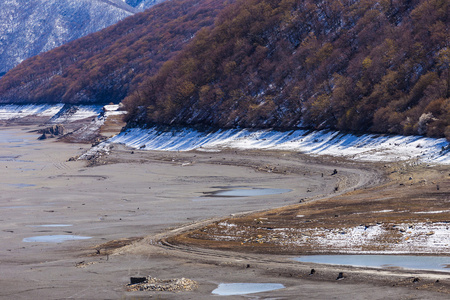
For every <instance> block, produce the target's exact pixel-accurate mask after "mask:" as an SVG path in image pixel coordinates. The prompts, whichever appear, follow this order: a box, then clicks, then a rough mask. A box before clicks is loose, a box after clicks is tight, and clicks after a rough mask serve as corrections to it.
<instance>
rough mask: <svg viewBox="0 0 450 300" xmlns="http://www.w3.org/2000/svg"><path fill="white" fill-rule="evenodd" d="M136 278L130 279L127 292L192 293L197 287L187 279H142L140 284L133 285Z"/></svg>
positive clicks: (194, 282)
mask: <svg viewBox="0 0 450 300" xmlns="http://www.w3.org/2000/svg"><path fill="white" fill-rule="evenodd" d="M135 279H136V278H133V277H132V278H131V284H129V285H128V286H127V290H128V291H129V292H133V291H166V292H181V291H192V290H194V289H196V288H197V287H198V284H197V282H196V281H194V280H191V279H188V278H173V279H158V278H153V277H150V276H149V277H146V278H142V279H143V280H142V282H139V283H135V282H136V280H135Z"/></svg>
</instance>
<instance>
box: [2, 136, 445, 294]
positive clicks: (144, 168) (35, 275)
mask: <svg viewBox="0 0 450 300" xmlns="http://www.w3.org/2000/svg"><path fill="white" fill-rule="evenodd" d="M31 129H34V128H31V127H28V128H26V127H12V128H5V127H3V128H1V134H2V139H1V140H0V151H1V153H0V170H2V172H1V173H0V183H1V184H0V186H1V191H2V193H1V194H0V221H1V222H0V227H1V228H0V238H1V241H2V243H1V244H0V267H1V272H0V298H2V299H63V298H64V299H67V298H76V299H211V298H221V296H214V295H211V291H212V290H214V289H215V288H216V287H217V285H218V284H219V283H234V282H270V283H282V284H284V285H285V286H286V288H285V289H282V290H277V291H272V292H266V293H258V294H253V295H249V296H230V297H226V298H227V299H306V298H308V299H342V298H352V299H447V298H448V294H445V293H438V292H433V291H428V290H423V289H422V288H421V287H422V286H423V283H425V282H434V281H435V280H436V279H440V282H445V281H446V280H448V278H447V277H448V275H445V274H441V273H436V272H431V273H428V275H427V276H428V277H429V278H428V279H425V275H424V274H412V273H411V274H410V273H405V272H387V271H373V270H366V269H361V270H356V269H354V268H336V267H327V266H317V265H313V264H301V263H296V262H295V263H293V262H292V261H291V260H290V257H286V256H271V255H257V254H252V255H250V254H239V253H232V252H225V253H223V252H214V251H213V252H209V251H212V250H200V251H195V249H188V251H185V250H183V249H176V247H175V248H174V247H171V246H170V245H158V244H157V243H156V241H157V240H158V237H159V238H161V237H164V236H165V235H166V233H167V232H170V230H173V229H176V228H179V227H182V226H186V225H189V224H193V225H195V226H197V222H199V221H202V220H207V219H212V220H215V219H218V218H223V217H225V216H230V215H232V214H238V213H241V212H249V211H257V210H266V209H270V208H275V207H280V206H285V205H291V204H296V203H299V202H300V201H309V200H313V199H318V198H320V197H323V196H324V195H326V194H330V193H331V194H339V193H344V192H345V191H348V190H352V189H355V188H362V187H367V186H368V185H371V184H377V183H380V182H382V181H383V178H382V176H381V175H380V173H377V171H375V170H373V169H371V168H370V167H367V168H362V169H360V168H357V167H358V166H355V167H352V166H339V173H338V176H330V174H331V172H332V171H333V169H334V168H336V166H335V165H326V164H323V165H318V164H316V162H315V161H313V160H308V159H305V158H304V157H302V156H301V155H296V154H295V153H294V154H293V153H280V152H278V153H261V152H239V153H238V152H234V151H225V152H221V153H202V152H188V153H168V152H151V151H133V152H132V151H131V150H128V149H123V148H122V147H120V146H116V147H115V149H112V154H111V155H110V156H109V157H108V158H106V159H105V158H100V159H98V160H97V161H96V162H95V166H93V167H88V166H87V165H88V164H89V163H91V164H92V162H86V161H68V160H69V158H71V157H75V156H77V155H80V154H81V153H83V152H84V151H85V150H86V149H87V148H88V147H89V146H90V145H82V144H66V143H57V142H55V141H54V140H45V141H37V140H36V138H37V134H36V133H29V130H31ZM5 137H6V138H5ZM322 174H325V176H324V177H322ZM233 186H239V187H249V188H252V187H259V188H282V189H290V190H292V191H291V192H289V193H285V194H282V195H274V196H259V197H245V198H244V197H239V198H214V197H204V196H205V193H207V192H212V191H215V190H217V189H219V187H233ZM336 187H338V191H335V190H336ZM55 224H57V225H58V224H59V225H62V224H65V225H71V226H67V227H49V226H41V227H36V226H39V225H55ZM43 235H77V236H85V237H91V239H86V240H79V241H66V242H63V243H38V242H24V241H23V239H24V238H29V237H34V236H43ZM133 237H136V238H144V239H143V240H141V241H137V242H135V243H133V244H131V245H129V246H127V247H125V248H122V249H113V248H115V247H112V248H110V247H109V246H108V245H111V241H117V240H119V242H116V245H117V244H120V245H124V244H126V243H127V242H126V241H123V242H120V240H121V239H130V238H133ZM108 243H109V244H108ZM152 243H156V244H155V245H152ZM312 267H314V268H316V270H317V271H318V272H317V276H308V273H309V270H310V269H311V268H312ZM340 271H344V272H346V274H348V277H347V278H346V279H344V280H340V281H336V280H335V279H336V276H337V274H338V272H340ZM356 271H358V272H356ZM364 272H367V273H368V274H369V275H367V276H362V275H361V274H364ZM383 272H384V273H383ZM131 276H153V277H158V278H181V277H185V278H190V279H193V280H195V281H197V282H198V283H199V288H198V289H197V290H195V291H193V292H180V293H173V292H127V291H126V285H127V283H129V280H130V277H131ZM417 276H419V277H421V278H422V281H421V285H420V286H419V285H417V284H416V285H414V284H413V283H412V281H411V279H412V278H414V277H417ZM312 277H314V278H312ZM370 278H378V279H379V280H370ZM392 278H394V279H392ZM427 280H428V281H427ZM393 282H394V284H393ZM430 284H431V283H430ZM393 285H395V287H393ZM222 298H223V297H222Z"/></svg>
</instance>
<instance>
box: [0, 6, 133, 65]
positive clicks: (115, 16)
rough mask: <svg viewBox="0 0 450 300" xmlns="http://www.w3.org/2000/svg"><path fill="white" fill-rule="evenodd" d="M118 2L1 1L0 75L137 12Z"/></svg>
mask: <svg viewBox="0 0 450 300" xmlns="http://www.w3.org/2000/svg"><path fill="white" fill-rule="evenodd" d="M137 11H138V9H136V8H133V7H131V6H129V5H127V4H126V3H124V2H122V1H120V0H31V1H30V0H14V1H12V0H3V1H1V2H0V73H3V72H6V71H8V70H9V69H11V68H13V67H15V66H16V65H17V64H19V63H20V62H22V61H23V60H25V59H26V58H29V57H32V56H34V55H37V54H39V53H40V52H43V51H48V50H50V49H53V48H55V47H58V46H60V45H62V44H64V43H66V42H68V41H71V40H74V39H77V38H80V37H82V36H85V35H87V34H89V33H92V32H95V31H98V30H100V29H102V28H105V27H107V26H109V25H112V24H114V23H117V22H118V21H119V20H121V19H123V18H125V17H127V16H130V15H132V14H134V13H136V12H137Z"/></svg>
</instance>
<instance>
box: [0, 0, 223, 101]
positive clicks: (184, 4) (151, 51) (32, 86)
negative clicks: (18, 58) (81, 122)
mask: <svg viewBox="0 0 450 300" xmlns="http://www.w3.org/2000/svg"><path fill="white" fill-rule="evenodd" d="M223 2H225V0H173V1H168V2H167V3H161V4H160V5H157V6H155V7H154V8H152V9H149V10H147V11H145V12H141V13H137V14H135V15H133V16H131V17H128V18H126V19H124V20H122V21H121V22H119V23H117V24H115V25H113V26H111V27H108V28H106V29H104V30H102V31H100V32H96V33H93V34H91V35H88V36H86V37H83V38H81V39H78V40H75V41H72V42H70V43H67V44H65V45H63V46H61V47H59V48H56V49H54V50H52V51H49V52H46V53H42V54H40V55H38V56H35V57H32V58H30V59H28V60H26V61H24V62H23V63H21V64H20V65H19V66H17V67H16V68H14V69H13V70H11V71H10V72H8V73H7V74H6V75H5V76H3V77H2V78H1V79H0V103H55V102H64V103H109V102H116V103H117V102H119V101H120V100H122V99H123V98H124V97H125V96H126V95H127V94H128V93H129V90H130V88H132V87H136V86H137V84H138V83H140V82H141V81H142V80H143V79H144V78H147V77H149V76H151V75H154V73H155V72H156V71H157V70H158V68H159V67H160V66H161V64H162V63H163V62H165V61H167V60H168V59H169V58H170V57H172V56H173V55H175V54H176V53H177V51H179V50H180V49H181V48H182V46H183V45H184V44H186V43H187V42H189V41H190V40H191V39H192V37H193V36H194V34H195V33H196V32H197V31H198V30H199V29H200V28H202V27H204V26H209V25H212V24H213V22H214V18H215V16H216V15H217V13H218V11H219V10H220V9H221V8H222V7H223ZM228 3H229V2H228Z"/></svg>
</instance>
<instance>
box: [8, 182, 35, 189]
mask: <svg viewBox="0 0 450 300" xmlns="http://www.w3.org/2000/svg"><path fill="white" fill-rule="evenodd" d="M9 186H14V187H16V188H19V189H21V188H26V187H31V186H36V185H35V184H29V183H11V184H9Z"/></svg>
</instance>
